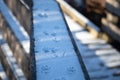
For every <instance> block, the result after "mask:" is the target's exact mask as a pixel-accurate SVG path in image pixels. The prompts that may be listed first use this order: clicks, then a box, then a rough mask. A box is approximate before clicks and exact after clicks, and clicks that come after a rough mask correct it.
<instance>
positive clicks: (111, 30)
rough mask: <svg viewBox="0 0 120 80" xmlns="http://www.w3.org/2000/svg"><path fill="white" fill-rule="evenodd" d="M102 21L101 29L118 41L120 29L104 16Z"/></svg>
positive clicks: (119, 39)
mask: <svg viewBox="0 0 120 80" xmlns="http://www.w3.org/2000/svg"><path fill="white" fill-rule="evenodd" d="M102 23H103V26H102V28H103V30H104V31H106V33H107V34H108V35H110V36H111V38H113V39H115V40H117V41H119V42H120V29H119V28H118V27H117V26H116V25H114V24H112V23H110V22H109V21H107V20H106V19H105V18H103V19H102Z"/></svg>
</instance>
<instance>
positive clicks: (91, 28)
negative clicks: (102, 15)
mask: <svg viewBox="0 0 120 80" xmlns="http://www.w3.org/2000/svg"><path fill="white" fill-rule="evenodd" d="M57 1H58V2H59V3H60V5H61V8H62V10H63V11H64V12H65V13H66V14H67V15H69V16H70V17H71V18H72V19H73V20H75V21H76V22H78V23H79V24H80V25H81V26H83V27H84V28H86V29H88V30H89V32H90V33H92V34H93V35H94V36H95V37H98V36H99V32H100V29H99V27H98V26H96V25H95V24H93V23H92V22H91V21H90V20H88V19H87V18H86V17H84V16H83V15H82V14H80V13H79V12H78V11H76V10H75V9H74V8H72V7H71V6H70V5H68V4H67V3H66V2H65V1H63V0H57Z"/></svg>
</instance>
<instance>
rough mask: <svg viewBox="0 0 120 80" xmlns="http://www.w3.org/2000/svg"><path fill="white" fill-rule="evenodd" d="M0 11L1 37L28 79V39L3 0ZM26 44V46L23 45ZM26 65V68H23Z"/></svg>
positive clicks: (0, 2)
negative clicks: (0, 21)
mask: <svg viewBox="0 0 120 80" xmlns="http://www.w3.org/2000/svg"><path fill="white" fill-rule="evenodd" d="M0 11H1V13H2V15H3V18H4V19H5V21H4V24H3V25H2V32H3V36H4V38H5V39H6V41H7V42H8V44H9V45H10V48H11V49H12V50H13V53H14V56H15V58H16V59H17V62H18V63H19V65H20V67H21V68H22V69H23V71H24V73H25V75H26V76H27V78H28V77H29V37H28V35H27V33H26V32H25V30H24V29H23V27H21V25H20V24H19V22H17V20H16V19H15V17H14V16H13V15H12V13H11V12H10V10H9V9H8V8H7V6H6V5H5V3H4V2H3V0H1V1H0ZM25 43H26V44H25ZM24 65H26V66H24Z"/></svg>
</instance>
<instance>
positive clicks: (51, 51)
mask: <svg viewBox="0 0 120 80" xmlns="http://www.w3.org/2000/svg"><path fill="white" fill-rule="evenodd" d="M31 31H32V32H31V52H30V53H31V54H30V55H31V58H30V59H31V79H32V80H49V79H53V80H79V79H81V80H89V77H88V74H87V71H86V69H85V66H83V65H84V64H83V63H82V58H81V57H80V56H78V55H80V54H79V52H78V50H77V46H76V44H75V43H74V40H73V38H72V36H71V33H70V31H69V28H68V26H67V24H66V22H65V19H64V16H63V14H62V11H61V9H60V7H59V5H58V4H57V2H56V1H54V0H40V1H39V0H33V25H32V28H31ZM53 74H54V75H53ZM46 75H47V76H46Z"/></svg>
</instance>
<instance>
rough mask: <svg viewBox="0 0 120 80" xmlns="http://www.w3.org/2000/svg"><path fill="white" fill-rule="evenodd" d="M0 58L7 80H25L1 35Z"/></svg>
mask: <svg viewBox="0 0 120 80" xmlns="http://www.w3.org/2000/svg"><path fill="white" fill-rule="evenodd" d="M0 36H1V37H0V42H1V44H0V52H1V54H0V58H1V62H2V64H3V65H4V69H5V71H6V73H7V76H8V77H9V79H12V80H15V79H16V80H26V78H25V75H24V73H23V71H22V70H21V69H20V67H19V65H18V64H17V61H16V59H15V58H14V56H13V53H12V51H11V50H10V48H9V46H8V44H7V43H6V41H5V40H4V39H3V36H2V34H0Z"/></svg>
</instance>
